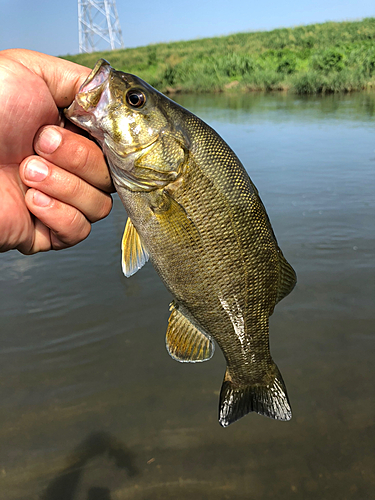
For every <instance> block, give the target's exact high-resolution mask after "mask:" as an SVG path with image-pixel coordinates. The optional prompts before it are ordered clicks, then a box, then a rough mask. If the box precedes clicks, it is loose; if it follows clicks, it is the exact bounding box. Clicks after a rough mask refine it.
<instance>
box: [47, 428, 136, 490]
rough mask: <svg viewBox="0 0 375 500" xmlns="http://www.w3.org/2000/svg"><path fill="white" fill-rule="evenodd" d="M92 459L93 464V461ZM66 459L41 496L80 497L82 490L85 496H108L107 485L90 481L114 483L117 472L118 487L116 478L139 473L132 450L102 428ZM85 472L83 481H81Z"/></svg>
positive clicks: (124, 479) (124, 477) (122, 480)
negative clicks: (96, 484) (64, 464)
mask: <svg viewBox="0 0 375 500" xmlns="http://www.w3.org/2000/svg"><path fill="white" fill-rule="evenodd" d="M94 459H95V460H96V463H95V466H93V465H92V462H93V461H94ZM99 459H101V461H99ZM108 461H109V462H110V463H109V464H108ZM66 462H67V464H68V465H67V466H66V467H65V468H64V470H63V471H62V472H60V473H59V474H58V476H57V477H56V478H55V479H54V480H53V481H52V482H51V484H50V485H49V486H48V488H47V490H46V492H45V493H44V494H43V495H42V497H41V498H42V500H79V499H81V498H82V499H83V496H82V495H84V493H85V491H86V493H87V497H85V500H86V498H87V500H110V499H111V491H110V489H109V488H108V487H107V486H105V487H103V486H92V483H91V481H94V482H96V483H97V482H98V481H99V482H102V483H103V484H104V485H106V484H107V483H108V482H109V481H111V482H112V483H113V482H114V476H116V475H118V476H119V477H118V478H116V479H117V481H116V485H115V487H118V486H119V482H118V481H119V479H120V481H121V483H122V484H123V483H124V482H125V481H126V477H127V476H129V477H134V476H136V475H137V474H138V473H139V472H138V469H137V468H136V466H135V457H134V454H133V453H132V452H131V451H129V450H128V449H127V448H126V446H125V445H124V444H123V443H121V442H120V441H119V440H117V439H116V438H114V437H113V436H111V435H110V434H108V433H105V432H97V433H92V434H90V435H89V436H88V437H87V438H86V439H85V440H84V441H83V442H82V443H81V444H80V445H79V446H78V447H77V448H76V449H75V450H74V451H73V452H72V454H71V455H70V456H69V457H68V459H67V461H66ZM103 469H104V470H105V473H104V474H103ZM113 469H119V470H121V471H122V473H121V474H116V473H117V471H116V470H113ZM84 474H85V475H86V477H85V483H86V485H82V484H81V483H82V480H83V475H84ZM100 476H102V477H100ZM90 483H91V485H90ZM88 488H89V489H88ZM78 490H80V492H79V491H78Z"/></svg>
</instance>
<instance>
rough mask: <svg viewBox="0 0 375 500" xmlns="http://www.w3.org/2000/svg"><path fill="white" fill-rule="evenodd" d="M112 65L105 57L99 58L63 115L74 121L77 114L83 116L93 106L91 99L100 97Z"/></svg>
mask: <svg viewBox="0 0 375 500" xmlns="http://www.w3.org/2000/svg"><path fill="white" fill-rule="evenodd" d="M111 71H112V67H111V65H110V64H109V62H108V61H106V60H105V59H99V60H98V61H97V63H96V64H95V67H94V69H93V70H92V71H91V73H90V74H89V75H88V77H87V78H86V80H85V81H84V82H83V83H82V85H81V86H80V88H79V90H78V92H77V94H76V95H75V97H74V101H73V102H72V104H71V105H70V106H69V107H68V108H67V109H65V110H64V114H65V116H66V117H67V118H68V119H69V120H71V121H73V122H74V119H75V118H77V117H78V116H81V117H82V116H85V115H87V114H88V112H89V109H90V108H91V107H95V106H93V105H92V104H93V100H98V99H100V98H101V96H102V94H103V91H104V89H105V87H106V85H107V82H108V79H109V76H110V74H111Z"/></svg>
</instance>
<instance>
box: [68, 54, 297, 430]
mask: <svg viewBox="0 0 375 500" xmlns="http://www.w3.org/2000/svg"><path fill="white" fill-rule="evenodd" d="M88 91H89V92H90V98H87V97H86V94H87V92H88ZM90 103H91V104H90ZM93 103H94V104H93ZM66 115H67V117H68V118H69V119H70V120H71V121H73V122H74V123H76V124H77V125H79V126H81V127H82V128H85V129H86V130H87V131H89V132H90V133H91V134H92V135H93V136H94V137H95V138H96V139H97V140H98V141H99V143H100V144H101V146H102V148H103V152H104V154H105V156H106V158H107V160H108V164H109V167H110V170H111V174H112V177H113V182H114V185H115V187H116V190H117V192H118V194H119V196H120V198H121V200H122V202H123V204H124V206H125V208H126V211H127V213H128V221H127V225H126V229H125V233H124V238H123V269H124V270H125V274H126V275H127V276H130V275H131V274H134V272H136V271H137V270H138V269H139V268H140V267H142V265H143V264H144V263H145V262H146V260H147V259H148V258H150V260H151V261H152V263H153V265H154V267H155V269H156V270H157V272H158V273H159V275H160V277H161V279H162V281H163V282H164V284H165V286H166V287H167V288H168V290H169V291H170V292H171V294H172V295H173V296H174V298H175V301H174V302H173V304H172V305H171V316H170V319H169V322H168V328H167V335H166V345H167V349H168V351H169V353H170V355H171V356H172V357H173V358H174V359H176V360H178V361H182V362H200V361H205V360H207V359H210V358H211V357H212V355H213V353H214V343H213V339H214V340H215V341H216V342H217V344H218V345H219V347H220V349H221V350H222V352H223V354H224V356H225V359H226V362H227V369H226V372H225V375H224V381H223V385H222V389H221V393H220V404H219V422H220V424H221V425H222V426H224V427H226V426H228V425H229V424H231V423H232V422H234V421H235V420H238V419H239V418H241V417H242V416H244V415H246V414H247V413H249V412H251V411H255V412H257V413H260V414H263V415H266V416H268V417H272V418H275V419H278V420H289V419H290V418H291V408H290V403H289V400H288V396H287V392H286V388H285V384H284V382H283V379H282V376H281V374H280V372H279V370H278V368H277V366H276V364H275V363H274V362H273V360H272V357H271V354H270V350H269V316H270V315H271V314H272V312H273V310H274V307H275V305H276V303H277V302H278V301H279V300H281V299H282V298H283V297H285V296H286V295H287V294H288V293H290V292H291V290H292V289H293V287H294V285H295V282H296V276H295V272H294V270H293V269H292V267H291V266H290V265H289V264H288V262H287V261H286V260H285V258H284V256H283V254H282V252H281V250H280V248H279V247H278V244H277V241H276V238H275V235H274V232H273V230H272V226H271V223H270V221H269V218H268V216H267V213H266V210H265V208H264V206H263V203H262V201H261V200H260V198H259V195H258V191H257V189H256V187H255V186H254V185H253V183H252V182H251V180H250V178H249V176H248V174H247V172H246V171H245V169H244V167H243V165H242V164H241V162H240V160H239V159H238V158H237V156H236V155H235V153H234V152H233V151H232V149H231V148H230V147H229V146H228V145H227V144H226V143H225V141H224V140H223V139H222V138H221V137H220V136H219V135H218V134H217V133H216V132H215V131H214V130H213V129H212V128H211V127H209V126H208V125H207V124H205V123H204V122H203V121H202V120H200V119H199V118H198V117H196V116H195V115H193V114H192V113H190V112H189V111H187V110H185V109H184V108H182V107H181V106H179V105H178V104H176V103H174V102H173V101H171V100H170V99H168V98H167V97H166V96H163V95H162V94H160V93H159V92H158V91H157V90H155V89H153V88H152V87H151V86H149V85H148V84H147V83H146V82H143V81H142V80H141V79H139V78H138V77H136V76H134V75H129V74H127V73H123V72H119V71H116V70H114V69H113V68H111V67H110V65H109V63H107V62H106V61H104V60H101V61H99V62H98V63H97V65H96V67H95V68H94V70H93V71H92V73H91V74H90V75H89V77H88V79H87V80H86V82H84V84H83V85H82V87H81V89H80V91H79V93H78V94H77V96H76V98H75V101H74V102H73V104H72V105H71V106H70V108H69V109H68V110H67V111H66Z"/></svg>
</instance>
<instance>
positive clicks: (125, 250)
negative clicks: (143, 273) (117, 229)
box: [121, 217, 149, 278]
mask: <svg viewBox="0 0 375 500" xmlns="http://www.w3.org/2000/svg"><path fill="white" fill-rule="evenodd" d="M121 249H122V271H123V273H124V274H125V276H126V277H127V278H129V276H132V275H133V274H135V273H136V272H137V271H138V269H141V267H142V266H144V264H146V262H147V261H148V259H149V255H148V252H147V250H146V249H145V248H144V246H143V245H142V242H141V239H140V237H139V235H138V233H137V230H136V229H135V227H134V226H133V223H132V221H131V220H130V217H128V220H127V222H126V226H125V231H124V235H123V237H122V243H121Z"/></svg>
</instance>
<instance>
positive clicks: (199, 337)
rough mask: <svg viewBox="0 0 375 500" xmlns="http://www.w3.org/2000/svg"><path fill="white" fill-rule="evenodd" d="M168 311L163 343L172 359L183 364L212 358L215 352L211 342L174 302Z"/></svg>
mask: <svg viewBox="0 0 375 500" xmlns="http://www.w3.org/2000/svg"><path fill="white" fill-rule="evenodd" d="M169 310H170V311H172V312H171V315H170V317H169V321H168V330H167V335H166V338H165V343H166V346H167V350H168V352H169V354H170V355H171V356H172V358H173V359H176V360H177V361H182V362H185V363H196V362H199V361H207V360H208V359H210V358H212V356H213V354H214V350H215V346H214V344H213V342H212V340H211V339H210V338H209V337H208V336H207V335H206V334H205V333H202V332H201V331H200V330H199V329H198V328H197V327H196V326H195V325H193V323H192V322H191V321H190V319H188V318H187V317H186V316H185V314H184V313H183V312H182V311H181V310H180V309H179V307H178V305H176V304H175V303H174V302H172V303H171V304H170V307H169Z"/></svg>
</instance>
